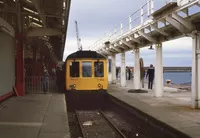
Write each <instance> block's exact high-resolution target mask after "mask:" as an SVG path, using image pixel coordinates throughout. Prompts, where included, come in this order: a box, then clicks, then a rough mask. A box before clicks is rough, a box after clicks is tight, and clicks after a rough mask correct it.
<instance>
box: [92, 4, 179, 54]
mask: <svg viewBox="0 0 200 138" xmlns="http://www.w3.org/2000/svg"><path fill="white" fill-rule="evenodd" d="M160 1H162V2H164V5H165V4H167V3H170V2H177V0H159V1H158V0H147V2H146V3H145V4H144V5H142V6H141V7H140V8H139V9H138V10H136V11H135V12H133V13H132V14H130V15H129V17H127V18H125V19H124V20H123V21H121V22H120V24H119V25H118V26H115V27H114V28H112V29H111V30H109V31H108V32H107V33H105V34H104V35H103V36H102V37H101V38H100V39H99V40H98V41H96V42H95V43H94V44H93V45H92V46H90V47H89V49H91V50H98V49H101V48H102V47H104V43H105V42H106V41H110V42H114V41H115V40H117V39H118V38H121V37H123V36H126V35H127V34H130V33H131V32H134V31H135V30H137V29H138V28H139V27H140V26H142V25H145V24H148V22H149V21H150V20H151V18H150V17H151V14H152V13H153V12H154V10H155V7H156V5H155V3H159V5H160V6H161V5H162V4H161V3H160ZM156 9H157V8H156ZM134 37H135V38H137V37H138V36H134Z"/></svg>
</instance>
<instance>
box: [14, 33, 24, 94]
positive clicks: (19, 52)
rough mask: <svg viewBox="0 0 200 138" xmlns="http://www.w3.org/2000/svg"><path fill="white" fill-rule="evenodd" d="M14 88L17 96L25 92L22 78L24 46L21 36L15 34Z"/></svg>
mask: <svg viewBox="0 0 200 138" xmlns="http://www.w3.org/2000/svg"><path fill="white" fill-rule="evenodd" d="M15 85H16V89H17V92H18V94H19V96H23V95H24V94H25V79H24V46H23V36H22V35H21V34H19V35H17V36H16V82H15Z"/></svg>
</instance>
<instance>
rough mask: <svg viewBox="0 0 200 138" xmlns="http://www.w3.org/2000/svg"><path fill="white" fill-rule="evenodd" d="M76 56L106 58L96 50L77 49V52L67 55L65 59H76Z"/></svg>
mask: <svg viewBox="0 0 200 138" xmlns="http://www.w3.org/2000/svg"><path fill="white" fill-rule="evenodd" d="M76 58H92V59H106V57H104V56H103V55H101V54H99V53H97V52H96V51H77V52H74V53H72V54H70V55H69V56H68V57H67V60H68V59H76Z"/></svg>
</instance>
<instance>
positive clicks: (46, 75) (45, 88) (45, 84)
mask: <svg viewBox="0 0 200 138" xmlns="http://www.w3.org/2000/svg"><path fill="white" fill-rule="evenodd" d="M48 88H49V73H48V70H47V69H46V67H45V66H44V77H43V92H44V93H45V94H46V92H47V91H48Z"/></svg>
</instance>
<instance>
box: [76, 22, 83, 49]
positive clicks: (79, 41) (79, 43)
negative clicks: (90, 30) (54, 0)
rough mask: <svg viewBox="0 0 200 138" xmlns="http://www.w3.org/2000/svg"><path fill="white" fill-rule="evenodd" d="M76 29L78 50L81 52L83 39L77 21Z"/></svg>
mask: <svg viewBox="0 0 200 138" xmlns="http://www.w3.org/2000/svg"><path fill="white" fill-rule="evenodd" d="M75 28H76V38H77V46H78V50H79V51H81V50H82V45H81V39H80V38H79V32H78V23H77V21H75Z"/></svg>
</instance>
